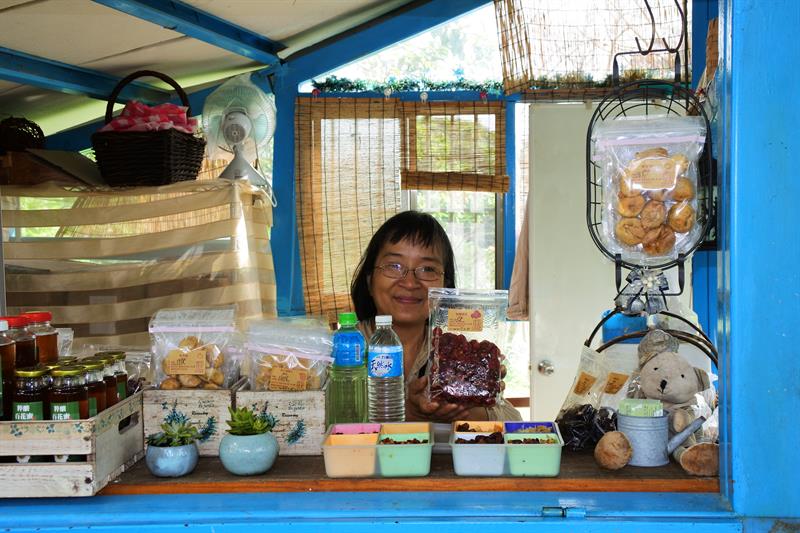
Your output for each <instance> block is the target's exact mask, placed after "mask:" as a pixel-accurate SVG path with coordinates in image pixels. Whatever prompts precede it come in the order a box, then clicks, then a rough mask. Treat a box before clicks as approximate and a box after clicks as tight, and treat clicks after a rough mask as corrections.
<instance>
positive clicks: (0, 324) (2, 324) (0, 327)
mask: <svg viewBox="0 0 800 533" xmlns="http://www.w3.org/2000/svg"><path fill="white" fill-rule="evenodd" d="M0 331H8V320H0Z"/></svg>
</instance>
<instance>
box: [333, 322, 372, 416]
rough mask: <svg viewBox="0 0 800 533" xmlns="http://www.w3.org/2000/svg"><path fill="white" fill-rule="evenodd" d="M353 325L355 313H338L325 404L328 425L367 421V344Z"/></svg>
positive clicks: (354, 323)
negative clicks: (332, 359) (365, 357)
mask: <svg viewBox="0 0 800 533" xmlns="http://www.w3.org/2000/svg"><path fill="white" fill-rule="evenodd" d="M356 322H357V318H356V314H355V313H339V330H338V331H337V332H336V333H334V335H333V358H334V361H333V365H331V367H330V379H329V380H328V393H327V398H326V401H325V408H326V419H327V423H328V425H330V424H340V423H351V422H366V421H367V365H366V361H365V360H364V355H365V351H366V350H365V348H366V342H365V341H364V336H363V335H362V334H361V332H360V331H358V330H357V329H356Z"/></svg>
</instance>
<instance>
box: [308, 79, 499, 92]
mask: <svg viewBox="0 0 800 533" xmlns="http://www.w3.org/2000/svg"><path fill="white" fill-rule="evenodd" d="M311 83H312V85H313V86H314V89H317V90H318V91H320V92H326V93H355V92H365V91H376V92H380V93H382V92H384V91H385V90H386V89H391V91H392V92H393V93H395V92H404V91H408V92H412V91H478V92H485V93H486V94H502V92H503V82H501V81H485V82H477V81H470V80H465V79H457V80H449V81H432V80H427V79H411V78H403V79H400V80H398V79H395V78H389V79H388V80H386V81H385V82H376V81H367V80H349V79H347V78H339V77H337V76H328V77H327V78H325V81H317V80H311Z"/></svg>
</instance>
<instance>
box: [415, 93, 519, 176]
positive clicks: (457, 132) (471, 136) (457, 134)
mask: <svg viewBox="0 0 800 533" xmlns="http://www.w3.org/2000/svg"><path fill="white" fill-rule="evenodd" d="M505 129H506V124H505V105H504V103H503V102H498V101H491V102H490V101H484V100H481V101H467V102H420V101H418V102H404V103H403V149H402V169H401V176H402V184H403V188H404V189H422V190H441V191H480V192H508V189H509V178H508V175H507V172H506V158H505V142H506V132H505Z"/></svg>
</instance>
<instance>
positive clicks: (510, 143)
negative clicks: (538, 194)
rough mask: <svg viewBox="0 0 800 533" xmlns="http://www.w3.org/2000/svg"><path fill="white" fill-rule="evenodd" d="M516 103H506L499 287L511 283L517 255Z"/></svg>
mask: <svg viewBox="0 0 800 533" xmlns="http://www.w3.org/2000/svg"><path fill="white" fill-rule="evenodd" d="M515 105H516V104H514V103H513V102H508V103H506V106H505V107H506V173H507V174H508V177H509V187H508V193H507V194H499V195H498V199H502V202H503V241H502V243H501V244H500V245H501V246H502V248H501V253H502V254H503V260H502V265H503V277H502V279H503V286H502V287H500V288H503V289H508V288H509V286H510V285H511V271H512V270H513V269H514V258H515V257H516V255H517V238H516V232H515V228H516V214H517V206H516V197H517V180H516V177H517V169H516V166H517V150H516V140H517V136H516V131H515V129H516V127H517V126H516V125H517V121H516V115H515V114H514V109H515V107H514V106H515Z"/></svg>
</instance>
